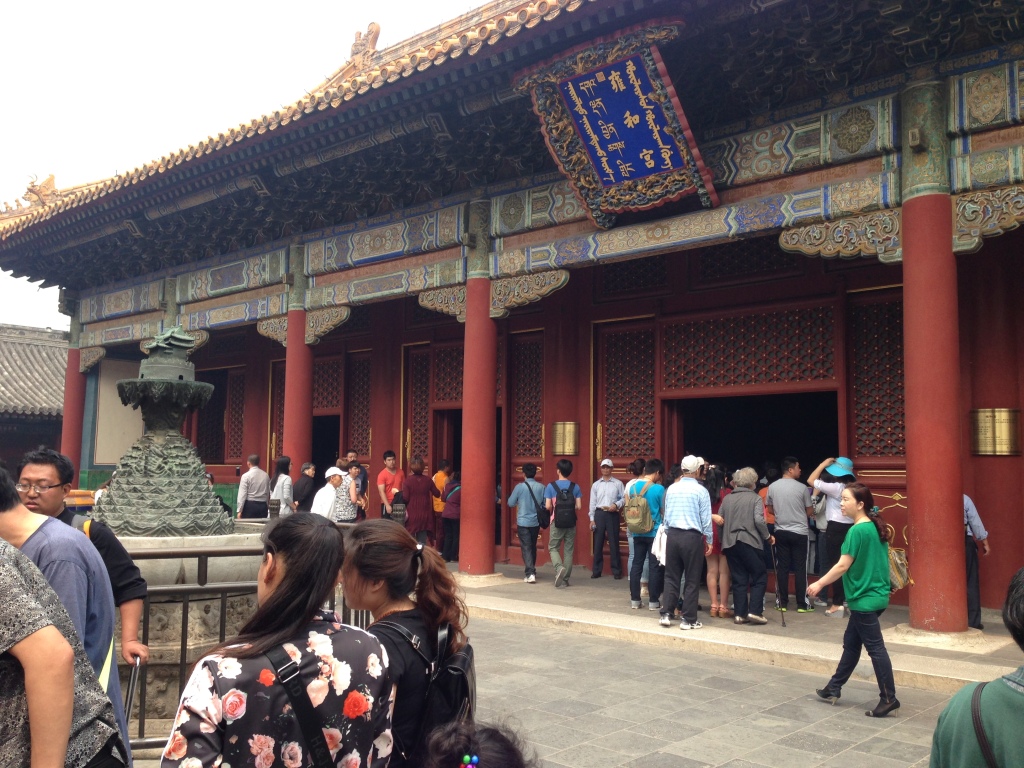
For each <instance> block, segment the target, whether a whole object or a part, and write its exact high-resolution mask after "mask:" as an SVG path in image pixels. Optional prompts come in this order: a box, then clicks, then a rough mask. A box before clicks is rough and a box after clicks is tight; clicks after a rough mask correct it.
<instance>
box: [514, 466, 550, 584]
mask: <svg viewBox="0 0 1024 768" xmlns="http://www.w3.org/2000/svg"><path fill="white" fill-rule="evenodd" d="M536 476H537V465H536V464H523V477H524V478H526V479H525V480H523V482H521V483H520V484H519V485H517V486H516V487H515V488H514V489H513V490H512V495H511V496H509V497H508V505H509V506H510V507H515V508H516V532H517V534H518V536H519V548H520V549H521V550H522V552H523V567H524V569H525V570H526V575H525V576H524V577H523V581H525V582H526V583H527V584H536V583H537V537H538V536H539V535H540V520H538V519H537V510H538V508H540V506H541V504H543V503H544V486H543V485H541V484H540V483H538V482H537V481H536V480H534V477H536Z"/></svg>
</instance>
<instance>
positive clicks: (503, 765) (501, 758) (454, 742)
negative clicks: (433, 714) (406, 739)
mask: <svg viewBox="0 0 1024 768" xmlns="http://www.w3.org/2000/svg"><path fill="white" fill-rule="evenodd" d="M466 755H469V756H470V760H471V761H472V758H473V757H476V758H477V764H476V765H479V768H535V766H536V765H537V762H536V760H534V759H533V757H532V756H529V757H528V756H527V755H526V748H525V745H524V744H523V742H522V740H521V739H520V738H519V736H517V735H516V733H515V731H513V730H512V729H511V728H508V727H506V726H503V725H497V724H484V723H473V722H470V721H465V720H453V721H452V722H450V723H447V724H445V725H442V726H441V727H439V728H436V729H435V730H434V731H433V732H432V733H431V734H430V736H429V737H428V738H427V754H426V756H425V758H424V763H423V768H476V765H474V764H473V763H472V762H471V763H470V764H469V765H464V763H465V760H464V759H463V758H464V757H465V756H466Z"/></svg>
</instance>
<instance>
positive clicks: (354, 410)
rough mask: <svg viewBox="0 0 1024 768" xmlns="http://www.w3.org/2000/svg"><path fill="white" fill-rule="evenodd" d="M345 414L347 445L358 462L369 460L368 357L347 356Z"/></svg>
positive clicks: (360, 355) (364, 355) (367, 354)
mask: <svg viewBox="0 0 1024 768" xmlns="http://www.w3.org/2000/svg"><path fill="white" fill-rule="evenodd" d="M347 374H348V380H347V386H346V387H345V400H346V403H345V413H346V414H347V415H348V445H347V446H345V447H346V448H351V449H352V450H354V451H355V452H356V453H357V454H359V458H360V461H364V460H368V459H369V458H370V355H369V353H359V354H355V355H349V356H348V366H347Z"/></svg>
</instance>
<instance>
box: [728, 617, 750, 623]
mask: <svg viewBox="0 0 1024 768" xmlns="http://www.w3.org/2000/svg"><path fill="white" fill-rule="evenodd" d="M732 623H733V624H749V623H750V622H749V621H748V620H747V617H746V616H736V617H735V618H734V619H733V620H732Z"/></svg>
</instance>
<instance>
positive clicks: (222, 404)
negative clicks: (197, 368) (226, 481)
mask: <svg viewBox="0 0 1024 768" xmlns="http://www.w3.org/2000/svg"><path fill="white" fill-rule="evenodd" d="M196 380H197V381H205V382H207V383H209V384H213V397H211V398H210V402H209V403H207V404H206V407H205V408H200V409H199V410H198V411H197V412H196V417H195V418H196V450H197V451H198V452H199V457H200V458H201V459H202V460H203V463H204V464H222V463H223V462H224V424H225V421H226V419H225V414H226V413H227V403H228V395H227V381H228V377H227V373H226V372H224V371H214V372H206V371H204V372H202V373H197V374H196Z"/></svg>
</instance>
